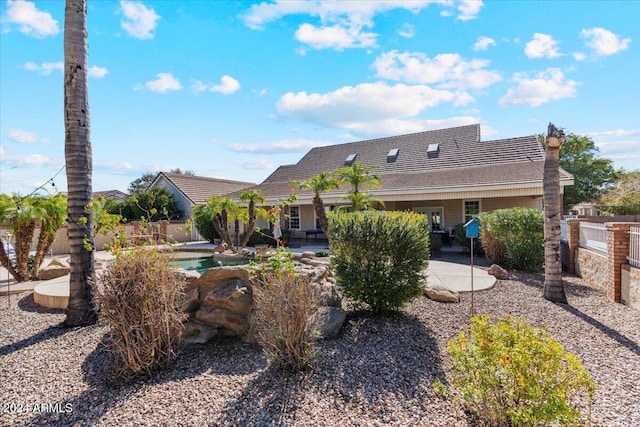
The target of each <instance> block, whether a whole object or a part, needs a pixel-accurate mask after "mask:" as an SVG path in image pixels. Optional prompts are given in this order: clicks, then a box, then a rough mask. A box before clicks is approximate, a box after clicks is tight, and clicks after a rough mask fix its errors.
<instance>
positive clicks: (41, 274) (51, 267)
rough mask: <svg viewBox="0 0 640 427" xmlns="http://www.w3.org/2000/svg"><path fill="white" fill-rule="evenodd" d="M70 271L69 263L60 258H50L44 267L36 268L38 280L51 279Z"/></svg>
mask: <svg viewBox="0 0 640 427" xmlns="http://www.w3.org/2000/svg"><path fill="white" fill-rule="evenodd" d="M70 271H71V268H70V267H69V263H67V262H66V261H64V260H61V259H52V260H51V261H49V263H48V264H47V265H46V266H45V267H41V268H40V270H38V280H51V279H55V278H57V277H62V276H66V275H67V274H69V272H70Z"/></svg>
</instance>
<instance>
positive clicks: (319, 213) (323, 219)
mask: <svg viewBox="0 0 640 427" xmlns="http://www.w3.org/2000/svg"><path fill="white" fill-rule="evenodd" d="M313 207H314V209H315V210H316V217H317V218H318V222H319V223H320V228H322V231H323V232H324V235H325V236H326V235H327V229H328V228H329V219H328V218H327V213H326V212H325V211H324V202H323V201H322V199H321V198H320V195H319V194H318V195H316V196H314V197H313Z"/></svg>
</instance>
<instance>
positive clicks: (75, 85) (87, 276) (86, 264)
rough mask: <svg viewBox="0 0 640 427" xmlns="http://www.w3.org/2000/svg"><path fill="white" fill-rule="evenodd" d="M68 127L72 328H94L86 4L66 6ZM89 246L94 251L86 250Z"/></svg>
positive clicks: (70, 0)
mask: <svg viewBox="0 0 640 427" xmlns="http://www.w3.org/2000/svg"><path fill="white" fill-rule="evenodd" d="M64 124H65V143H64V147H65V162H66V168H67V185H68V206H67V214H68V221H69V225H68V235H69V249H70V254H71V263H70V267H71V277H70V279H69V305H68V307H67V317H66V319H65V324H66V325H67V326H84V325H89V324H92V323H95V322H96V320H97V310H96V308H95V306H94V303H93V284H94V281H95V272H94V258H93V248H92V246H93V232H92V231H93V215H92V212H91V171H92V159H91V141H90V139H89V96H88V81H87V1H86V0H66V6H65V12H64ZM87 246H89V247H87Z"/></svg>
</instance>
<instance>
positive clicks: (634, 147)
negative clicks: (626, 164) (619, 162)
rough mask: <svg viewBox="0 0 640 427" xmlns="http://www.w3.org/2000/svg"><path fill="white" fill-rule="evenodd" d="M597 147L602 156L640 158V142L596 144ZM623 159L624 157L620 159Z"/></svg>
mask: <svg viewBox="0 0 640 427" xmlns="http://www.w3.org/2000/svg"><path fill="white" fill-rule="evenodd" d="M596 146H597V147H598V149H599V150H600V152H601V153H602V154H606V156H607V157H609V156H610V155H611V154H624V153H628V154H632V153H633V154H635V155H636V156H640V140H628V141H614V142H596ZM620 158H621V159H623V158H624V157H620Z"/></svg>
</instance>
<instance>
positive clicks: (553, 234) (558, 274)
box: [543, 123, 567, 304]
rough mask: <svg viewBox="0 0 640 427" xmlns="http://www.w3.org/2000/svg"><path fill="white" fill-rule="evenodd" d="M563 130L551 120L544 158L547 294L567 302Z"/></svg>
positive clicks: (550, 297) (545, 279)
mask: <svg viewBox="0 0 640 427" xmlns="http://www.w3.org/2000/svg"><path fill="white" fill-rule="evenodd" d="M563 143H564V132H563V131H561V130H558V129H556V127H555V126H554V125H553V124H551V123H549V129H548V131H547V140H546V149H545V158H544V177H543V188H544V196H543V197H544V298H545V299H547V300H549V301H552V302H560V303H564V304H566V303H567V296H566V295H565V293H564V286H563V285H562V262H561V260H560V216H561V214H562V200H561V197H560V163H559V159H560V148H561V147H562V144H563Z"/></svg>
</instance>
